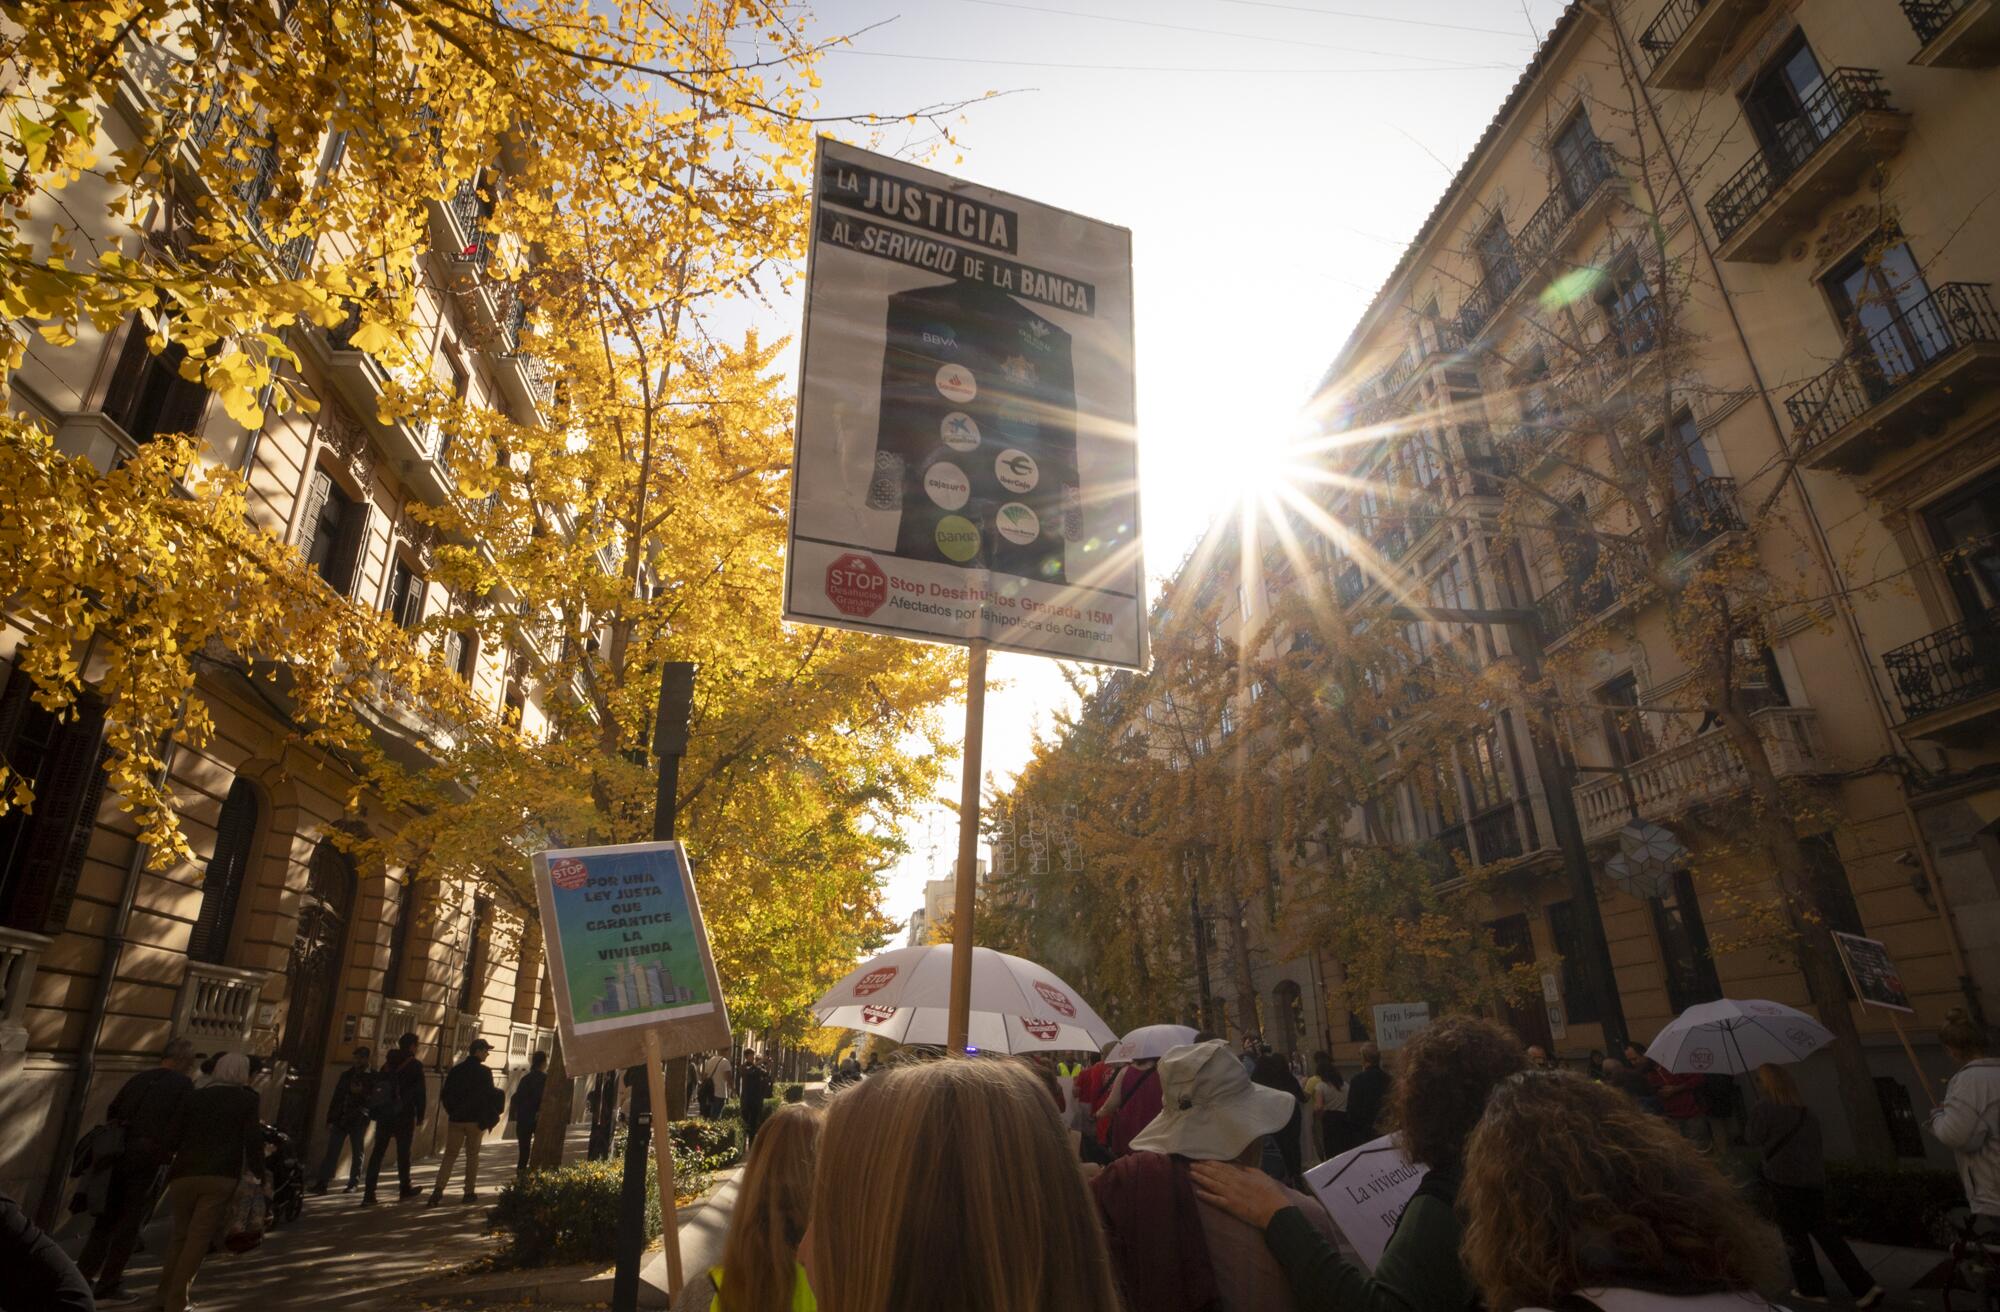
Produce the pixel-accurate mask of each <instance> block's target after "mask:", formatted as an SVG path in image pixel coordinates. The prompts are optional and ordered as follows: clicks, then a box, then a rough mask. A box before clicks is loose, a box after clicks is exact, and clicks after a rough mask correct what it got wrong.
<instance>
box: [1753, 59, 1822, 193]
mask: <svg viewBox="0 0 2000 1312" xmlns="http://www.w3.org/2000/svg"><path fill="white" fill-rule="evenodd" d="M1825 84H1826V77H1825V75H1824V74H1823V73H1822V72H1821V71H1820V66H1819V60H1818V58H1817V57H1815V56H1814V54H1813V52H1812V47H1811V46H1809V45H1807V44H1806V37H1805V33H1803V32H1794V33H1793V34H1792V37H1791V39H1790V40H1789V41H1787V42H1786V43H1785V45H1784V47H1783V48H1782V49H1780V50H1779V52H1778V54H1777V57H1776V58H1774V59H1772V61H1771V62H1770V63H1769V64H1766V65H1765V66H1764V71H1763V72H1761V73H1759V74H1758V75H1757V78H1756V80H1755V81H1753V82H1751V84H1750V86H1749V88H1748V89H1747V90H1745V91H1744V93H1743V115H1744V117H1745V118H1747V119H1748V120H1749V121H1750V130H1751V131H1753V132H1755V133H1756V134H1757V141H1758V144H1760V145H1761V146H1763V148H1764V154H1765V155H1766V156H1767V157H1768V158H1769V159H1770V160H1771V161H1772V163H1773V164H1774V165H1776V166H1777V169H1778V171H1779V173H1781V174H1788V173H1791V172H1792V171H1793V170H1795V169H1796V168H1797V167H1798V166H1799V165H1800V164H1801V163H1803V162H1804V161H1805V160H1806V159H1807V158H1809V157H1810V156H1811V155H1812V153H1813V151H1814V150H1816V149H1818V148H1819V143H1820V142H1822V141H1825V140H1826V139H1827V138H1828V137H1829V136H1831V135H1832V134H1833V132H1834V130H1835V129H1837V128H1838V127H1839V126H1840V123H1841V106H1840V102H1839V99H1838V98H1837V97H1829V96H1818V95H1817V93H1818V91H1819V90H1820V88H1821V87H1823V86H1824V85H1825Z"/></svg>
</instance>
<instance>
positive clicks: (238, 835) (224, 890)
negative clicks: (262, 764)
mask: <svg viewBox="0 0 2000 1312" xmlns="http://www.w3.org/2000/svg"><path fill="white" fill-rule="evenodd" d="M256 839H257V790H256V789H255V788H254V787H253V786H252V785H251V783H250V781H249V780H248V779H240V778H239V779H238V780H237V781H236V782H235V783H233V784H231V785H230V786H229V796H228V797H227V798H225V799H224V800H223V803H222V818H221V819H220V820H218V821H217V822H216V826H215V853H214V855H212V856H211V857H209V860H208V869H207V870H206V871H205V872H203V874H202V878H201V910H200V911H199V912H197V913H196V915H195V919H194V931H193V932H192V933H191V934H189V935H188V949H187V954H188V960H189V961H205V962H208V963H209V964H211V965H221V964H222V963H223V961H225V960H226V959H227V958H228V956H229V935H230V931H231V930H233V929H234V928H235V927H236V907H237V904H238V903H239V902H241V901H242V898H243V881H244V878H245V876H246V874H247V873H248V871H249V869H250V852H251V849H252V846H253V845H254V844H255V842H256Z"/></svg>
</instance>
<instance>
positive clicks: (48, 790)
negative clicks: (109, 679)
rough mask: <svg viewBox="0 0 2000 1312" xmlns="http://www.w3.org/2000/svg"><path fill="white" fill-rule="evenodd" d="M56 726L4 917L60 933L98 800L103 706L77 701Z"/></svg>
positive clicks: (22, 925) (38, 929) (19, 925)
mask: <svg viewBox="0 0 2000 1312" xmlns="http://www.w3.org/2000/svg"><path fill="white" fill-rule="evenodd" d="M76 712H77V713H76V718H75V719H73V720H71V721H69V722H68V723H67V724H65V725H64V726H63V728H62V737H61V738H60V739H59V740H58V741H57V742H56V744H55V747H54V749H53V750H52V751H51V753H50V760H49V764H48V768H47V770H45V771H44V772H43V777H42V780H41V782H40V786H39V787H38V788H37V789H36V790H35V792H36V797H35V819H34V829H33V831H32V832H31V833H30V834H29V837H28V843H27V851H26V852H25V853H23V856H22V864H21V872H20V878H19V880H18V882H17V884H16V888H15V893H14V898H13V905H12V906H10V907H9V908H8V917H7V920H8V923H9V924H10V925H11V926H12V927H13V928H15V929H25V930H28V931H29V932H30V933H37V934H40V933H51V934H57V933H61V932H62V930H63V928H64V926H65V925H66V924H67V923H68V921H69V908H70V903H71V902H73V901H75V899H76V881H77V876H78V875H79V874H80V873H81V872H82V870H83V857H84V853H85V851H86V850H87V849H88V848H89V846H90V834H91V831H92V830H93V829H95V828H96V826H97V811H98V808H99V806H100V805H101V804H102V802H103V801H104V770H103V764H104V752H105V742H104V708H103V707H102V706H100V705H99V704H98V703H97V701H96V700H95V699H94V698H92V699H86V700H82V701H79V702H78V703H77V707H76Z"/></svg>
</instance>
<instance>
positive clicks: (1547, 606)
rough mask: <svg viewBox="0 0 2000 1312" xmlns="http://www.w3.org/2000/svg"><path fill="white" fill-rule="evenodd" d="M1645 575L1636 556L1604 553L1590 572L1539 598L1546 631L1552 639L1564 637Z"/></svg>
mask: <svg viewBox="0 0 2000 1312" xmlns="http://www.w3.org/2000/svg"><path fill="white" fill-rule="evenodd" d="M1645 577H1646V571H1645V570H1644V569H1643V568H1641V567H1640V564H1639V561H1638V559H1637V558H1636V557H1631V556H1627V555H1624V554H1620V555H1616V556H1612V555H1606V556H1604V557H1603V558H1601V559H1600V560H1599V561H1598V562H1597V564H1596V566H1595V567H1594V568H1592V569H1591V571H1590V572H1589V573H1588V574H1575V575H1572V576H1570V577H1569V578H1566V579H1564V580H1563V581H1562V582H1561V583H1558V584H1557V585H1556V586H1555V587H1553V588H1550V589H1549V590H1548V591H1547V592H1545V593H1543V594H1542V595H1541V596H1540V597H1539V598H1537V599H1536V601H1535V611H1536V613H1537V614H1538V615H1540V616H1541V621H1542V631H1543V632H1544V633H1546V634H1547V635H1548V637H1549V638H1550V640H1552V641H1553V640H1554V639H1556V638H1560V637H1562V636H1563V635H1564V634H1566V633H1569V632H1570V631H1572V630H1573V629H1576V628H1577V627H1579V626H1580V625H1582V624H1584V623H1585V622H1587V621H1589V620H1593V619H1595V618H1597V617H1598V616H1599V615H1602V614H1603V613H1604V612H1605V611H1607V610H1610V609H1611V607H1612V606H1613V605H1615V604H1616V603H1617V601H1618V599H1619V598H1620V597H1623V596H1624V595H1625V593H1626V592H1627V591H1629V590H1630V589H1632V588H1633V587H1634V586H1636V585H1637V584H1639V583H1640V582H1642V581H1643V580H1644V579H1645Z"/></svg>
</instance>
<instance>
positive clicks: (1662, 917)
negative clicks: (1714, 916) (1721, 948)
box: [1652, 870, 1722, 1016]
mask: <svg viewBox="0 0 2000 1312" xmlns="http://www.w3.org/2000/svg"><path fill="white" fill-rule="evenodd" d="M1652 905H1653V928H1654V931H1655V932H1656V933H1657V934H1658V935H1659V939H1660V960H1661V964H1662V965H1664V966H1665V968H1666V976H1667V1005H1668V1006H1669V1007H1671V1008H1672V1009H1673V1012H1674V1014H1675V1015H1676V1016H1678V1015H1679V1014H1680V1013H1682V1012H1683V1011H1686V1010H1687V1009H1688V1008H1689V1007H1692V1006H1695V1005H1697V1004H1699V1003H1703V1002H1714V1001H1715V1000H1716V999H1717V998H1720V997H1721V996H1722V984H1721V982H1720V981H1719V980H1718V979H1717V978H1716V974H1715V958H1714V956H1713V955H1712V954H1711V953H1710V952H1709V950H1708V927H1707V926H1705V925H1704V924H1702V920H1701V903H1700V902H1699V901H1697V900H1696V898H1695V894H1694V880H1693V879H1692V878H1691V877H1689V875H1688V872H1687V871H1685V870H1676V871H1675V872H1674V878H1673V889H1672V891H1671V892H1670V893H1669V894H1668V895H1667V896H1666V897H1663V898H1656V899H1654V901H1653V904H1652Z"/></svg>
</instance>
